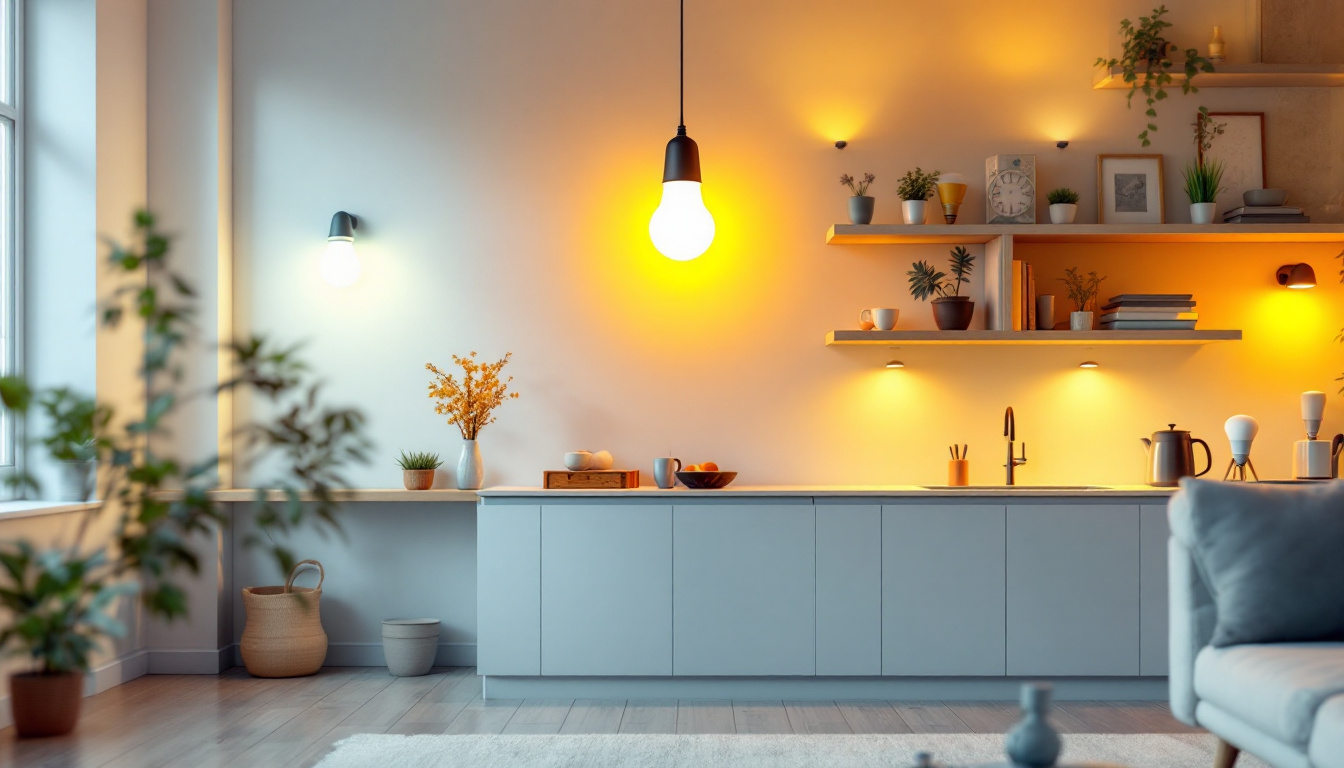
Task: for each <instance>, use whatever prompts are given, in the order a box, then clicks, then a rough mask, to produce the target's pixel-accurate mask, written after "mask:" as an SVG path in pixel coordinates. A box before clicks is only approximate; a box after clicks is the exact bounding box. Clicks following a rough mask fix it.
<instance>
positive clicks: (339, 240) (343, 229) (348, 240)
mask: <svg viewBox="0 0 1344 768" xmlns="http://www.w3.org/2000/svg"><path fill="white" fill-rule="evenodd" d="M358 227H359V219H358V218H356V217H355V216H352V215H351V214H348V213H346V212H345V211H337V212H336V215H334V216H332V217H331V229H330V230H329V231H328V233H327V250H326V252H324V253H323V254H322V262H321V264H319V265H318V272H319V273H321V275H322V279H323V280H325V281H327V283H329V284H330V285H333V286H335V287H337V288H346V287H348V286H351V285H354V283H355V281H356V280H358V279H359V273H360V271H361V270H360V266H359V254H357V253H355V230H356V229H357V228H358Z"/></svg>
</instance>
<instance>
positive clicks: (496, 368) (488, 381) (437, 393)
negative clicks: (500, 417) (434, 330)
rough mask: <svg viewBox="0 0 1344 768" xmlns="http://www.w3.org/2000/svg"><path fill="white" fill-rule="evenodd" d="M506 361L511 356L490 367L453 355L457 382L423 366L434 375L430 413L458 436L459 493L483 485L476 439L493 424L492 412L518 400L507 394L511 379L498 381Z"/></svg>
mask: <svg viewBox="0 0 1344 768" xmlns="http://www.w3.org/2000/svg"><path fill="white" fill-rule="evenodd" d="M510 357H513V353H512V352H508V353H506V354H505V355H504V358H503V359H502V360H496V361H495V362H493V363H478V362H476V353H475V352H472V353H471V354H470V355H468V356H466V357H458V356H457V355H453V362H454V363H455V364H456V365H457V366H458V367H460V368H461V369H462V380H461V381H458V379H457V377H456V376H454V375H453V374H451V373H444V372H443V371H440V370H439V369H438V368H435V367H434V364H433V363H426V364H425V368H426V369H427V370H428V371H429V372H430V373H432V374H434V381H433V382H432V383H431V384H430V385H429V397H430V399H432V400H434V401H436V402H435V404H434V412H435V413H437V414H440V415H443V416H447V417H448V423H449V424H454V425H456V426H457V428H458V430H459V431H460V432H461V433H462V456H461V458H459V459H458V462H457V487H458V488H459V489H461V490H478V489H479V488H480V487H481V485H482V484H484V482H485V466H484V465H483V464H482V463H481V447H480V444H479V443H477V442H476V439H477V438H478V437H479V436H480V434H481V430H482V429H484V428H485V426H486V425H487V424H490V423H492V422H494V420H495V415H494V412H495V409H496V408H498V407H499V406H501V405H503V404H504V401H505V400H510V399H514V398H517V397H518V393H517V392H510V391H509V382H511V381H513V377H512V376H510V377H508V378H506V379H501V378H500V377H499V372H500V371H502V370H503V369H504V366H506V365H508V364H509V358H510Z"/></svg>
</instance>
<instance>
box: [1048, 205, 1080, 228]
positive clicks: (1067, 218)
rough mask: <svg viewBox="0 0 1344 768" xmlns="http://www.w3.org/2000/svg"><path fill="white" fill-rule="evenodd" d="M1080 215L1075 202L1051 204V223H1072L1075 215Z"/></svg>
mask: <svg viewBox="0 0 1344 768" xmlns="http://www.w3.org/2000/svg"><path fill="white" fill-rule="evenodd" d="M1077 215H1078V206H1077V204H1075V203H1051V205H1050V223H1051V224H1072V223H1073V217H1074V216H1077Z"/></svg>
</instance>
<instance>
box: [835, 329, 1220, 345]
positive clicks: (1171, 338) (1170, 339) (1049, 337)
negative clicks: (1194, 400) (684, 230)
mask: <svg viewBox="0 0 1344 768" xmlns="http://www.w3.org/2000/svg"><path fill="white" fill-rule="evenodd" d="M1216 341H1241V331H831V332H830V333H828V334H826V346H828V347H829V346H836V345H863V344H867V345H877V346H884V347H893V346H912V345H916V344H918V345H937V346H948V345H956V344H961V345H976V346H990V345H999V344H1056V345H1074V346H1082V345H1087V346H1092V345H1097V344H1211V343H1213V342H1216Z"/></svg>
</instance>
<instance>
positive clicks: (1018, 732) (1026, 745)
mask: <svg viewBox="0 0 1344 768" xmlns="http://www.w3.org/2000/svg"><path fill="white" fill-rule="evenodd" d="M1050 691H1051V688H1050V686H1049V685H1048V684H1046V683H1035V684H1033V683H1028V684H1026V685H1023V686H1022V722H1020V723H1018V724H1017V727H1015V728H1013V730H1011V731H1009V732H1008V737H1007V738H1006V739H1004V751H1006V752H1007V753H1008V757H1009V758H1010V759H1011V760H1012V761H1013V765H1015V766H1023V767H1024V768H1049V767H1050V766H1052V765H1054V764H1055V761H1056V760H1058V759H1059V749H1060V743H1059V734H1058V733H1055V729H1054V728H1052V727H1051V726H1050V722H1049V721H1048V720H1046V713H1048V712H1049V711H1050Z"/></svg>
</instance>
